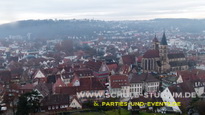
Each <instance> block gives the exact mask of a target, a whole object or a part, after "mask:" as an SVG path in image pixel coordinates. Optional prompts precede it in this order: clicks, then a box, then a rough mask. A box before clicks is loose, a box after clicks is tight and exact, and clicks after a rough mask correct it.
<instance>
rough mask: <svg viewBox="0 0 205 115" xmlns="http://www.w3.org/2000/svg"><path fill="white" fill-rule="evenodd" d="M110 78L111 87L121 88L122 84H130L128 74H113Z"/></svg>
mask: <svg viewBox="0 0 205 115" xmlns="http://www.w3.org/2000/svg"><path fill="white" fill-rule="evenodd" d="M109 78H110V85H111V88H121V86H127V85H129V82H128V77H127V76H126V75H111V76H110V77H109Z"/></svg>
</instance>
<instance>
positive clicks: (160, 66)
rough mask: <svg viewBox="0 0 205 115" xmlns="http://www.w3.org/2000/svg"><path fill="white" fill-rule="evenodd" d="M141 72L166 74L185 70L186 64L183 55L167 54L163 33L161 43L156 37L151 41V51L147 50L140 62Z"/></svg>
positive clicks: (165, 39)
mask: <svg viewBox="0 0 205 115" xmlns="http://www.w3.org/2000/svg"><path fill="white" fill-rule="evenodd" d="M141 67H142V68H143V72H158V73H167V72H172V71H178V70H187V69H188V63H187V60H186V57H185V55H184V53H169V48H168V44H167V38H166V35H165V32H163V35H162V38H161V41H160V42H159V40H158V39H157V37H156V35H155V37H154V39H153V40H152V49H149V50H147V51H146V52H145V53H144V55H143V57H142V61H141Z"/></svg>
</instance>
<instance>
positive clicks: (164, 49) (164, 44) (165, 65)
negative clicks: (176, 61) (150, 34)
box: [159, 32, 169, 73]
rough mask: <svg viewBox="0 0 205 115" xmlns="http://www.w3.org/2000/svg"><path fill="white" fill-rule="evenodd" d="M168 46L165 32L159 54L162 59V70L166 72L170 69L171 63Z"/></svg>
mask: <svg viewBox="0 0 205 115" xmlns="http://www.w3.org/2000/svg"><path fill="white" fill-rule="evenodd" d="M167 50H168V48H167V38H166V35H165V32H164V33H163V36H162V39H161V42H160V47H159V56H160V60H161V72H162V73H163V72H166V71H167V70H169V66H168V65H169V64H168V57H167V54H168V51H167Z"/></svg>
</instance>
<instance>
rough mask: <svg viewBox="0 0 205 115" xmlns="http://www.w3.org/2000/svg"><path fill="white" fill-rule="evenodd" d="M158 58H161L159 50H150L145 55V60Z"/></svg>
mask: <svg viewBox="0 0 205 115" xmlns="http://www.w3.org/2000/svg"><path fill="white" fill-rule="evenodd" d="M157 57H159V51H158V50H148V51H146V52H145V53H144V55H143V58H157Z"/></svg>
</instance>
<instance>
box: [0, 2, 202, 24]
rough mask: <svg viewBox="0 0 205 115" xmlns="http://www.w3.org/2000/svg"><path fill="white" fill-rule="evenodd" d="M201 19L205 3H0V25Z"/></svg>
mask: <svg viewBox="0 0 205 115" xmlns="http://www.w3.org/2000/svg"><path fill="white" fill-rule="evenodd" d="M74 18H75V19H85V18H86V19H98V20H144V19H146V20H147V19H154V18H195V19H196V18H197V19H198V18H200V19H201V18H205V0H0V24H2V23H7V22H13V21H17V20H27V19H74Z"/></svg>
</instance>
